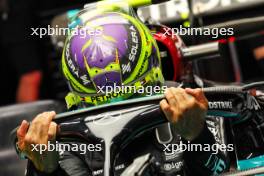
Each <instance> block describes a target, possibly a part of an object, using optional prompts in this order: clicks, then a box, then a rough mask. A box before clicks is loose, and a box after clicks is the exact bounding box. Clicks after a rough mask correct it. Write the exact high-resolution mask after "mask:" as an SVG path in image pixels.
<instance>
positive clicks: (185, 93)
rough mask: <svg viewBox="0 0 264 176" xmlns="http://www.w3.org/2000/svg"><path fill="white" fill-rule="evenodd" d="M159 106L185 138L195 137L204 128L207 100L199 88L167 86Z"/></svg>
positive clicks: (191, 138)
mask: <svg viewBox="0 0 264 176" xmlns="http://www.w3.org/2000/svg"><path fill="white" fill-rule="evenodd" d="M165 97H166V99H163V100H162V101H161V102H160V106H161V109H162V111H163V112H164V114H165V115H166V117H167V119H168V120H169V121H170V122H171V123H173V124H174V127H175V130H176V132H177V133H178V134H179V135H181V136H182V137H183V138H184V139H186V140H189V141H191V140H193V139H195V138H196V137H197V136H198V135H199V134H200V132H201V131H202V130H203V128H204V123H205V115H206V112H207V109H208V101H207V99H206V97H205V95H204V93H203V92H202V90H201V89H189V88H187V89H182V88H168V89H166V92H165Z"/></svg>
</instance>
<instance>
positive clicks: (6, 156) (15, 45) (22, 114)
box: [0, 0, 264, 176]
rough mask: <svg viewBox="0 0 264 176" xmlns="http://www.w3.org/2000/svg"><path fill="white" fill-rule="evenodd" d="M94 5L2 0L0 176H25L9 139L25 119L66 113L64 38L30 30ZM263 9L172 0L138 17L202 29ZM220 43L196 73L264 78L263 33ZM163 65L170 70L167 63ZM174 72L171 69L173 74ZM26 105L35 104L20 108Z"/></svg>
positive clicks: (222, 78)
mask: <svg viewBox="0 0 264 176" xmlns="http://www.w3.org/2000/svg"><path fill="white" fill-rule="evenodd" d="M91 2H93V1H85V0H68V1H67V0H45V1H40V0H38V1H34V0H0V60H1V63H0V77H1V84H0V85H1V86H0V94H1V95H0V106H1V107H0V129H1V134H0V137H1V140H2V142H1V143H0V164H1V168H0V175H4V174H5V175H6V176H8V175H10V176H11V175H16V176H20V175H23V170H24V167H25V162H23V161H21V163H19V162H18V159H17V156H16V155H15V153H14V151H13V150H11V149H10V146H11V144H10V142H9V135H8V134H9V132H10V131H11V130H12V129H13V128H14V127H16V126H17V125H18V124H19V123H20V121H21V119H23V118H28V119H30V118H32V117H34V115H35V114H37V113H38V112H41V111H43V110H49V109H52V110H54V109H55V110H57V112H62V111H64V110H65V106H64V103H63V101H64V97H65V95H66V94H67V92H68V90H67V89H68V88H67V85H66V82H65V81H64V79H63V77H62V74H61V70H60V69H61V68H60V59H61V53H62V47H63V42H64V38H65V37H63V36H62V37H61V36H45V37H44V38H39V36H35V35H34V36H32V35H31V34H32V30H31V28H41V27H42V28H47V26H48V25H53V26H56V25H58V26H63V27H65V26H66V25H67V22H68V18H69V16H71V14H74V13H75V12H76V11H75V10H76V9H81V8H82V7H83V6H84V4H86V3H91ZM263 8H264V0H193V1H190V0H189V1H187V0H171V1H169V2H166V3H162V4H158V5H152V6H147V7H142V8H139V9H137V13H138V15H139V17H140V18H141V19H142V20H143V21H145V22H153V21H154V22H155V23H162V24H166V25H168V26H170V27H174V28H177V27H179V26H180V25H183V26H185V27H188V26H190V25H191V26H194V27H200V26H210V25H215V24H221V23H225V22H226V21H230V20H239V19H241V18H248V17H258V16H259V17H262V16H264V11H263ZM249 28H250V26H249ZM182 39H183V41H184V42H185V43H186V45H187V46H192V45H197V44H201V43H205V42H211V39H210V38H205V37H192V36H182ZM219 40H220V39H219ZM221 42H222V43H223V46H222V51H221V53H222V57H221V58H218V59H215V60H201V61H197V62H195V64H194V69H195V73H196V74H198V75H199V76H201V77H202V78H206V79H209V80H214V81H219V82H238V83H240V82H250V81H255V80H263V77H264V29H263V31H262V30H259V31H257V32H254V33H249V34H246V35H243V36H241V37H232V38H227V39H221ZM163 65H164V66H165V67H169V65H168V64H167V65H166V63H164V64H163ZM170 69H172V68H168V69H166V70H167V71H168V72H169V71H170ZM164 70H165V69H164ZM165 74H166V73H165ZM166 75H168V74H166ZM167 79H170V76H168V77H167ZM47 99H48V101H40V102H38V103H32V102H35V101H39V100H47ZM26 102H27V103H29V102H31V104H24V105H15V104H18V103H26ZM7 105H12V106H7ZM14 109H15V111H14ZM11 119H12V120H11ZM7 163H8V164H7ZM4 165H5V166H6V167H4Z"/></svg>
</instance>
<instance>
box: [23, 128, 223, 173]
mask: <svg viewBox="0 0 264 176" xmlns="http://www.w3.org/2000/svg"><path fill="white" fill-rule="evenodd" d="M210 130H211V129H210ZM210 130H209V129H208V127H207V125H205V127H204V129H203V131H202V132H201V134H200V135H199V136H198V137H197V138H196V139H194V140H193V141H192V142H191V144H210V145H213V144H215V143H216V142H215V137H214V135H213V134H212V133H211V132H210ZM172 134H175V133H174V130H173V126H172V125H170V124H164V125H161V126H160V127H158V128H157V129H152V130H149V131H147V132H145V133H144V134H142V135H140V136H138V137H137V138H136V139H135V140H134V141H133V142H132V143H130V144H129V145H128V146H127V147H126V148H125V149H124V150H123V151H121V154H120V155H119V157H118V158H117V162H116V165H115V173H116V175H120V174H121V173H122V172H123V171H124V170H125V168H126V167H128V166H129V165H130V164H131V163H132V162H133V160H134V159H135V158H137V157H139V156H142V155H144V154H147V153H151V154H152V155H153V156H154V157H155V158H156V159H157V161H158V162H159V163H160V169H159V170H160V171H159V173H158V174H157V175H160V176H178V175H196V176H198V175H202V176H206V175H218V174H219V173H221V172H223V171H224V170H227V169H228V162H227V159H226V157H225V155H224V153H222V152H221V151H220V152H218V153H217V154H213V153H215V152H212V151H210V152H209V151H185V152H183V151H181V150H170V149H167V150H166V149H165V148H166V147H165V146H170V147H171V146H172V145H169V144H179V143H180V142H181V141H182V142H183V143H185V144H187V143H188V142H187V141H185V140H183V139H181V137H180V136H178V135H172ZM170 147H168V148H170ZM171 149H172V148H171ZM103 161H104V155H103V152H89V153H86V154H80V153H78V152H64V153H63V154H61V155H60V161H59V168H58V169H57V170H56V171H55V172H53V173H52V174H45V173H40V172H38V171H37V170H36V169H35V168H34V165H33V164H32V163H31V162H30V161H29V164H28V168H27V174H26V175H27V176H42V175H43V176H48V175H52V176H68V175H69V176H102V175H103V165H104V162H103Z"/></svg>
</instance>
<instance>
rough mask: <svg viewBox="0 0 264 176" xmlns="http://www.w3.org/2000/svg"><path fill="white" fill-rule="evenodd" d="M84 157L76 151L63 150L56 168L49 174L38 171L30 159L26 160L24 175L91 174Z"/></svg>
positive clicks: (72, 175)
mask: <svg viewBox="0 0 264 176" xmlns="http://www.w3.org/2000/svg"><path fill="white" fill-rule="evenodd" d="M84 160H85V159H84V157H83V156H81V154H78V153H77V152H69V151H64V152H63V154H62V155H60V160H59V166H58V168H57V169H56V170H55V171H54V172H53V173H50V174H47V173H44V172H40V171H38V170H37V169H36V168H35V166H34V164H33V163H32V162H31V161H28V166H27V172H26V176H91V175H92V174H91V171H90V170H89V169H88V168H89V167H88V166H87V165H86V164H85V162H84Z"/></svg>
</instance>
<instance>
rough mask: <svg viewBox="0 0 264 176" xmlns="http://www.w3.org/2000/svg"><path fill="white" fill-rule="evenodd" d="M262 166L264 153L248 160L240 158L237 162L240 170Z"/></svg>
mask: <svg viewBox="0 0 264 176" xmlns="http://www.w3.org/2000/svg"><path fill="white" fill-rule="evenodd" d="M261 166H264V155H261V156H258V157H254V158H250V159H247V160H239V161H238V162H237V169H238V170H245V169H252V168H255V167H261ZM262 175H263V174H262Z"/></svg>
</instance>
